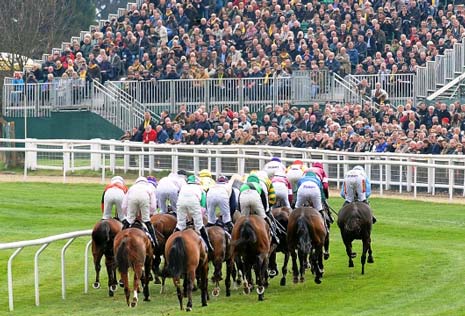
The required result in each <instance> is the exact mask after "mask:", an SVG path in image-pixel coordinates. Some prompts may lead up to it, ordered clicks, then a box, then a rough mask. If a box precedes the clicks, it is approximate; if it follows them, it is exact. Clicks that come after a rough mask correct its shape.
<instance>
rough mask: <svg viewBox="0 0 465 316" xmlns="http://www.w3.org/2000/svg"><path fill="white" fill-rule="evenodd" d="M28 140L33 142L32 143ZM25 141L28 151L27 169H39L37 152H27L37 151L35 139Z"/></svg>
mask: <svg viewBox="0 0 465 316" xmlns="http://www.w3.org/2000/svg"><path fill="white" fill-rule="evenodd" d="M28 140H31V141H30V142H29V141H28ZM28 140H25V143H24V144H25V147H26V151H25V153H24V164H25V165H26V168H27V169H30V170H36V169H37V151H27V150H28V149H32V150H37V144H36V143H35V142H34V140H35V139H28Z"/></svg>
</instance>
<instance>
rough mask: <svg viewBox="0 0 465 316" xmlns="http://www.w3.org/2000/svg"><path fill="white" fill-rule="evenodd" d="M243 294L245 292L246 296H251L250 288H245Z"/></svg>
mask: <svg viewBox="0 0 465 316" xmlns="http://www.w3.org/2000/svg"><path fill="white" fill-rule="evenodd" d="M242 292H244V294H245V295H249V294H250V289H249V288H248V287H245V288H244V290H243V291H242Z"/></svg>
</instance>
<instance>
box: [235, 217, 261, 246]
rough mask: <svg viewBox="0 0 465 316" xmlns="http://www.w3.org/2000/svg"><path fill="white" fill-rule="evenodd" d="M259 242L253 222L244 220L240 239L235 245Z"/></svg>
mask: <svg viewBox="0 0 465 316" xmlns="http://www.w3.org/2000/svg"><path fill="white" fill-rule="evenodd" d="M256 242H257V234H256V233H255V230H254V229H253V227H252V224H250V222H249V221H248V220H247V221H245V222H244V224H243V225H242V227H241V231H240V233H239V239H238V240H236V241H235V242H234V243H235V246H236V247H240V246H241V245H244V244H248V243H251V244H255V243H256Z"/></svg>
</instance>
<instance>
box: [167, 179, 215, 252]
mask: <svg viewBox="0 0 465 316" xmlns="http://www.w3.org/2000/svg"><path fill="white" fill-rule="evenodd" d="M205 205H206V194H205V191H204V190H202V187H201V186H200V179H199V178H198V177H196V176H194V175H191V176H189V177H188V178H187V184H186V185H184V186H182V188H181V191H179V197H178V203H177V210H178V211H177V213H176V215H177V220H178V223H177V224H176V228H175V229H174V231H183V230H184V229H186V226H187V224H186V221H187V216H188V215H190V216H191V217H192V220H193V221H194V228H195V230H196V231H197V232H199V233H200V236H202V239H203V240H204V241H205V244H206V245H207V248H208V252H209V253H211V252H212V251H213V247H212V245H211V243H210V239H209V238H208V234H207V231H206V230H205V227H204V226H203V219H202V207H203V208H205Z"/></svg>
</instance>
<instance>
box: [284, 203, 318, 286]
mask: <svg viewBox="0 0 465 316" xmlns="http://www.w3.org/2000/svg"><path fill="white" fill-rule="evenodd" d="M325 240H326V228H325V223H324V220H323V218H322V217H321V215H320V213H319V212H318V211H317V210H316V209H314V208H312V207H301V208H297V209H295V210H294V211H293V212H292V213H291V215H290V216H289V224H288V226H287V241H288V245H289V252H290V253H291V256H292V271H293V275H294V283H297V282H298V281H299V279H298V277H299V272H300V282H303V281H304V280H305V277H304V274H305V266H304V263H305V261H306V258H307V256H308V255H310V258H311V259H310V265H311V270H312V273H314V274H315V283H317V284H320V283H321V278H322V277H323V271H324V270H323V246H324V243H325ZM296 250H297V253H298V256H299V263H300V270H299V269H298V267H297V253H296Z"/></svg>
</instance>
